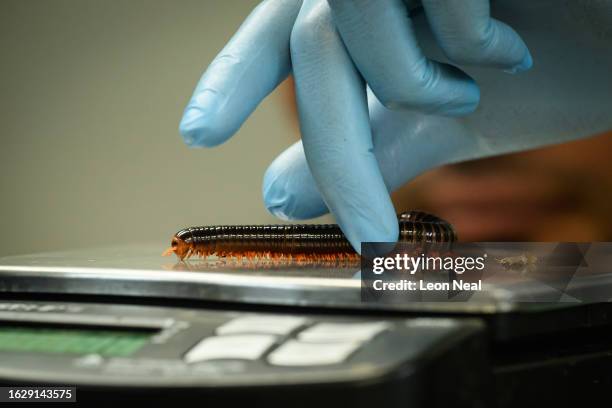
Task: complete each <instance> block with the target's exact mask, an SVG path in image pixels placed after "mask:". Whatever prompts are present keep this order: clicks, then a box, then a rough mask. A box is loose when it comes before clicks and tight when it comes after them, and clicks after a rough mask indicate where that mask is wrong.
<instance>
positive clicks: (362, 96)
mask: <svg viewBox="0 0 612 408" xmlns="http://www.w3.org/2000/svg"><path fill="white" fill-rule="evenodd" d="M291 57H292V62H293V74H294V77H295V84H296V96H297V102H298V108H299V116H300V130H301V132H302V141H303V146H304V153H305V156H306V158H307V160H308V166H309V168H310V169H311V171H312V175H313V177H314V180H315V181H316V185H317V187H318V190H319V191H320V192H321V194H322V196H323V198H324V201H325V203H326V204H327V207H328V208H329V209H330V210H331V212H332V213H333V214H334V216H335V218H336V220H337V222H338V224H339V226H340V228H342V230H343V232H344V234H345V235H346V237H347V239H348V240H349V241H350V242H351V244H352V245H353V247H354V248H355V249H356V250H357V251H359V250H360V244H361V242H366V241H369V242H395V241H396V240H397V236H398V225H397V218H396V214H395V209H394V208H393V204H392V203H391V199H390V197H389V194H388V192H387V188H386V186H385V184H384V181H383V178H382V176H381V174H380V170H379V168H378V165H377V162H376V157H375V156H374V154H373V153H372V135H371V131H370V123H369V117H368V108H367V97H366V92H365V84H364V83H363V80H362V78H361V76H360V75H359V72H358V71H357V70H356V68H355V66H354V65H353V64H352V62H351V59H350V57H349V55H348V53H347V52H346V49H345V48H344V45H343V44H342V40H341V39H340V36H339V35H338V33H337V31H336V29H335V27H334V25H333V21H332V18H331V12H330V10H329V6H328V5H327V2H326V1H325V0H306V1H305V2H304V5H303V7H302V10H301V11H300V14H299V16H298V19H297V21H296V25H295V28H294V30H293V33H292V35H291Z"/></svg>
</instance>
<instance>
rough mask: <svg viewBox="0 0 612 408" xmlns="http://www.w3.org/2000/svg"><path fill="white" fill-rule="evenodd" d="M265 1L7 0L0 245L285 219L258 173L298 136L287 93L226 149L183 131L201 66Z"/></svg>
mask: <svg viewBox="0 0 612 408" xmlns="http://www.w3.org/2000/svg"><path fill="white" fill-rule="evenodd" d="M257 3H258V1H247V0H240V1H226V0H180V1H167V0H130V1H125V0H104V1H101V0H53V1H47V0H2V1H1V2H0V50H1V54H0V59H1V62H0V112H1V113H0V115H1V119H0V138H1V143H0V166H1V167H0V197H1V201H0V228H1V231H2V234H0V255H7V254H16V253H25V252H34V251H42V250H55V249H64V248H78V247H86V246H93V245H106V244H114V243H124V242H133V241H140V240H144V241H151V242H166V241H168V240H169V238H170V237H171V235H172V234H173V233H174V232H176V230H178V229H179V228H180V227H182V226H188V225H194V224H211V223H270V222H278V220H276V219H275V218H274V217H273V216H272V215H270V214H269V213H268V212H267V211H266V209H265V207H264V205H263V202H262V199H261V182H262V178H263V173H264V171H265V169H266V168H267V166H268V164H269V163H270V162H271V161H272V160H273V159H274V157H276V156H277V155H278V154H279V153H280V152H281V151H282V150H283V149H284V148H286V147H287V146H288V145H289V144H290V143H292V142H293V141H294V140H295V138H296V133H297V130H296V129H295V121H294V120H293V118H292V117H291V116H290V115H288V114H287V112H286V110H284V109H282V108H279V105H282V104H283V103H285V100H284V99H283V98H282V97H281V96H278V94H276V95H272V96H271V97H270V98H268V99H267V100H266V101H265V102H264V103H263V104H262V105H261V106H260V107H259V109H258V110H257V111H256V112H255V114H254V115H253V116H252V117H251V119H250V120H249V121H248V122H247V123H246V124H245V125H244V126H243V128H242V129H241V130H240V132H239V133H238V134H237V135H236V136H235V137H234V138H232V139H231V140H230V141H229V142H228V143H226V144H224V145H223V146H220V147H218V148H216V149H213V150H203V149H197V150H194V149H188V148H187V147H186V146H185V145H184V144H183V142H182V140H181V138H180V136H179V133H178V123H179V120H180V117H181V114H182V111H183V108H184V107H185V105H186V104H187V101H188V100H189V97H190V96H191V92H192V90H193V87H194V86H195V84H196V82H197V80H198V79H199V77H200V75H201V73H202V72H203V70H204V69H205V68H206V67H207V65H208V64H209V63H210V62H211V61H212V59H213V58H214V56H215V55H216V54H217V53H218V52H219V51H220V50H221V48H222V47H223V46H224V45H225V43H226V42H227V41H228V40H229V38H230V37H231V35H232V34H233V33H234V31H235V30H236V29H237V28H238V26H239V25H240V23H241V22H242V20H244V18H245V17H246V16H247V15H248V14H249V12H250V10H251V9H252V8H253V7H254V6H255V5H256V4H257Z"/></svg>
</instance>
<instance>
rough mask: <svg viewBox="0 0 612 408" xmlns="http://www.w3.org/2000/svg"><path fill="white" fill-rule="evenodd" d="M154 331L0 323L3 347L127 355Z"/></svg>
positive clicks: (58, 352) (29, 350) (33, 351)
mask: <svg viewBox="0 0 612 408" xmlns="http://www.w3.org/2000/svg"><path fill="white" fill-rule="evenodd" d="M154 333H155V331H140V330H130V329H127V330H124V329H120V330H116V329H114V328H113V329H97V328H90V327H87V328H81V327H78V328H72V327H68V328H67V327H51V326H41V327H36V326H5V325H3V324H2V323H0V351H13V352H14V351H23V352H31V353H56V354H99V355H101V356H105V357H127V356H130V355H132V354H133V353H135V352H136V351H138V350H139V349H140V348H141V347H142V346H144V345H145V344H146V343H147V342H148V341H149V338H150V337H151V336H152V335H153V334H154Z"/></svg>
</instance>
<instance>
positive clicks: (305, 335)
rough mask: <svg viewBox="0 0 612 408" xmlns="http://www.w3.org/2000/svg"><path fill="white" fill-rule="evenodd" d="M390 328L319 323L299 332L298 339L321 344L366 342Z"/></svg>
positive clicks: (372, 325)
mask: <svg viewBox="0 0 612 408" xmlns="http://www.w3.org/2000/svg"><path fill="white" fill-rule="evenodd" d="M390 326H391V325H390V324H389V323H388V322H372V323H319V324H317V325H314V326H312V327H311V328H309V329H306V330H304V331H303V332H301V333H300V334H299V336H298V338H299V339H300V340H302V341H309V342H322V343H327V342H335V341H341V342H344V341H368V340H370V339H372V338H374V336H376V335H378V334H379V333H381V332H383V331H385V330H387V329H388V328H389V327H390Z"/></svg>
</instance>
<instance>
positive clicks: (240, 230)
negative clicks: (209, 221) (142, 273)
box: [163, 211, 457, 261]
mask: <svg viewBox="0 0 612 408" xmlns="http://www.w3.org/2000/svg"><path fill="white" fill-rule="evenodd" d="M398 223H399V237H398V241H399V242H406V243H449V242H453V241H455V240H456V239H457V236H456V234H455V230H454V229H453V227H452V225H451V224H449V223H448V222H447V221H445V220H443V219H441V218H439V217H436V216H435V215H431V214H428V213H425V212H422V211H408V212H404V213H401V214H399V215H398ZM171 254H176V256H177V257H178V258H179V259H180V260H181V261H183V260H185V259H188V258H190V257H191V256H194V255H196V256H200V257H207V256H211V255H216V256H218V257H233V258H238V259H242V258H247V259H258V258H270V259H294V260H297V261H335V260H350V259H358V258H359V254H357V253H356V252H355V250H354V249H353V248H352V246H351V244H350V243H349V241H348V240H347V239H346V237H345V236H344V234H343V233H342V231H341V230H340V227H339V226H338V225H336V224H288V225H212V226H201V227H189V228H184V229H182V230H180V231H178V232H177V233H176V234H174V236H173V237H172V241H171V246H170V248H168V250H166V251H165V252H164V253H163V255H164V256H169V255H171Z"/></svg>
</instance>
